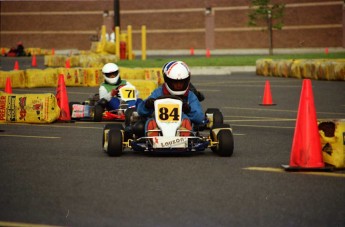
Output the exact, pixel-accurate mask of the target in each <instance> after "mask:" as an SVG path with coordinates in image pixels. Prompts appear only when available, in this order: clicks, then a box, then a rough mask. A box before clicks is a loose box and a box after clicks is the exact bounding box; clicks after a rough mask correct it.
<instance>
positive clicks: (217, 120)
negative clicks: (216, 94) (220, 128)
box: [205, 108, 224, 125]
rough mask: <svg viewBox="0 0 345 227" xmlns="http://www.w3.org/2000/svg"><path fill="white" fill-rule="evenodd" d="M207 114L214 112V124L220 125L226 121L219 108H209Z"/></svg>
mask: <svg viewBox="0 0 345 227" xmlns="http://www.w3.org/2000/svg"><path fill="white" fill-rule="evenodd" d="M206 114H213V125H219V124H223V123H224V118H223V114H222V112H220V110H219V109H218V108H208V109H207V110H206V112H205V115H206Z"/></svg>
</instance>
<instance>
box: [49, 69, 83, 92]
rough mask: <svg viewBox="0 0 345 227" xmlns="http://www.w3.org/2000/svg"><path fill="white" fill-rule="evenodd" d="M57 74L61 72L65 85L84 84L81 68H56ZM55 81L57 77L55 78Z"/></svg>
mask: <svg viewBox="0 0 345 227" xmlns="http://www.w3.org/2000/svg"><path fill="white" fill-rule="evenodd" d="M56 70H57V74H58V75H60V74H63V75H64V80H65V84H66V86H69V87H80V86H85V77H84V74H83V73H82V69H81V68H70V69H66V68H58V69H56ZM55 81H57V79H56V80H55Z"/></svg>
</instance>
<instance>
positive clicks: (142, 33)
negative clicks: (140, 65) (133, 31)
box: [141, 25, 146, 60]
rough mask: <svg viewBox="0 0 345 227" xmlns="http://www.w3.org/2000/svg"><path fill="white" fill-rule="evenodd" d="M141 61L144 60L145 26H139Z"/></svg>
mask: <svg viewBox="0 0 345 227" xmlns="http://www.w3.org/2000/svg"><path fill="white" fill-rule="evenodd" d="M141 60H146V26H145V25H142V26H141Z"/></svg>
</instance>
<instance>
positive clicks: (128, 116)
mask: <svg viewBox="0 0 345 227" xmlns="http://www.w3.org/2000/svg"><path fill="white" fill-rule="evenodd" d="M135 111H136V109H135V108H128V109H126V112H125V126H130V125H131V116H132V114H133V112H135Z"/></svg>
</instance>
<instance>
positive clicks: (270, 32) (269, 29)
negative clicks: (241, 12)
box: [267, 10, 273, 55]
mask: <svg viewBox="0 0 345 227" xmlns="http://www.w3.org/2000/svg"><path fill="white" fill-rule="evenodd" d="M267 20H268V32H269V45H270V46H269V55H272V54H273V29H272V14H271V10H268V15H267Z"/></svg>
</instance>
